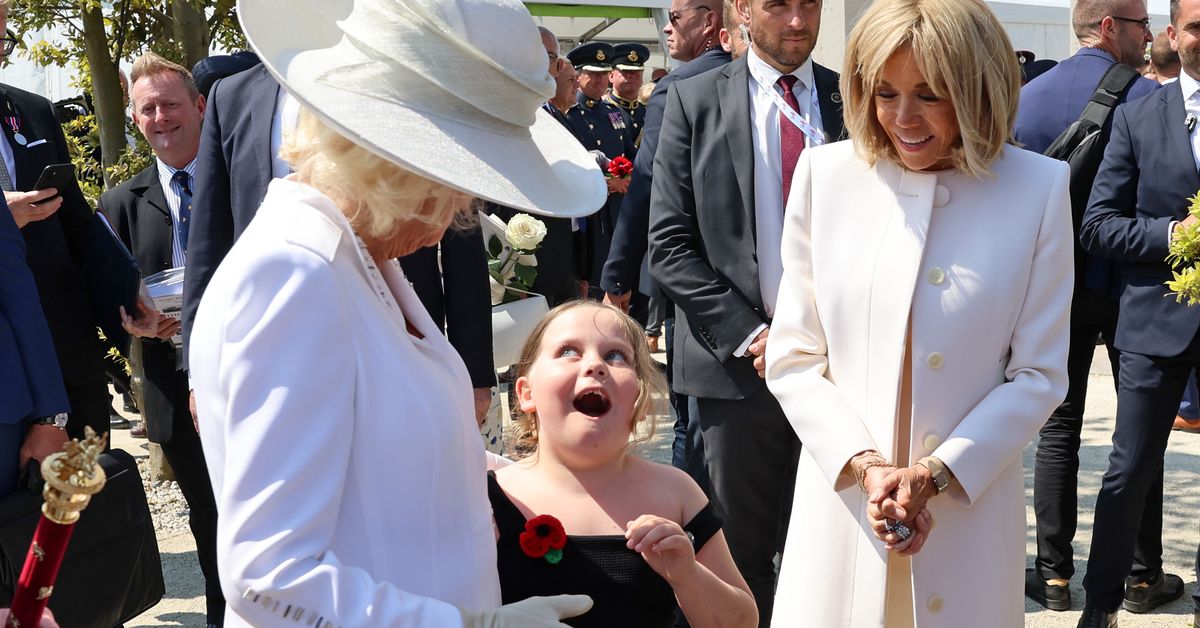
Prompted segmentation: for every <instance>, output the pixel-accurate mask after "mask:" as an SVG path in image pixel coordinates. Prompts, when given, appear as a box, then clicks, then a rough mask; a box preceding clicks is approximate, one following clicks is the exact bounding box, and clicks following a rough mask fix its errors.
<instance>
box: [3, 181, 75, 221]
mask: <svg viewBox="0 0 1200 628" xmlns="http://www.w3.org/2000/svg"><path fill="white" fill-rule="evenodd" d="M57 194H58V190H57V189H55V188H46V189H44V190H34V191H32V192H5V193H4V200H5V201H7V202H8V209H9V211H11V212H12V215H13V220H15V221H17V228H21V227H24V226H25V225H27V224H29V223H31V222H37V221H39V220H45V219H47V218H49V217H50V215H51V214H53V213H54V212H56V211H58V208H59V207H62V197H61V196H59V197H58V198H56V199H54V200H46V199H48V198H50V197H52V196H55V195H57ZM43 201H45V202H43Z"/></svg>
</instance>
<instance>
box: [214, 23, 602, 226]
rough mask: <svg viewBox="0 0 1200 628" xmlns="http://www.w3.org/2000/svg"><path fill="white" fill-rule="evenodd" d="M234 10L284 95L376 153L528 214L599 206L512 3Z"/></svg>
mask: <svg viewBox="0 0 1200 628" xmlns="http://www.w3.org/2000/svg"><path fill="white" fill-rule="evenodd" d="M238 16H239V19H240V20H241V23H242V28H243V30H244V31H245V33H246V39H247V40H248V41H249V42H250V45H251V47H253V48H254V51H255V52H257V53H258V55H259V57H261V58H262V60H263V64H264V65H266V67H267V69H268V70H270V71H271V73H272V74H274V75H275V77H276V78H278V79H279V82H280V83H281V84H282V85H283V86H284V88H285V89H287V91H288V92H289V93H291V94H292V95H293V96H294V97H295V98H296V100H298V101H299V102H300V103H301V104H303V105H304V106H306V107H307V108H308V109H309V110H310V111H312V112H313V113H315V114H316V115H317V116H318V117H320V118H321V120H322V121H324V122H325V123H327V124H329V125H331V126H332V127H333V128H335V129H337V130H338V131H339V132H340V133H342V134H344V135H345V136H346V137H348V138H350V139H351V140H353V141H355V142H357V143H359V144H361V145H362V146H364V147H366V148H368V149H370V150H371V151H373V152H375V153H377V154H378V155H380V156H381V157H384V158H385V159H388V160H390V161H392V162H395V163H397V164H399V165H401V166H403V167H405V168H408V169H410V170H412V171H414V172H416V173H418V174H421V175H423V176H425V177H428V178H430V179H433V180H435V181H439V182H441V183H444V184H446V185H449V186H451V187H454V188H457V189H459V190H462V191H465V192H468V193H470V194H473V195H476V196H479V197H481V198H484V199H486V200H490V201H493V202H496V203H499V204H501V205H506V206H509V207H514V208H517V209H522V210H526V211H531V212H536V213H540V214H546V215H551V216H563V217H578V216H586V215H588V214H591V213H593V212H595V211H596V210H597V209H598V208H599V207H600V206H601V205H602V204H603V203H604V201H605V198H606V197H607V194H608V192H607V188H606V186H605V183H604V178H603V176H602V175H601V173H600V170H599V168H598V167H597V166H596V161H595V159H593V158H592V157H591V156H590V155H588V153H587V151H585V150H584V148H583V146H582V145H580V143H579V142H578V141H577V140H576V139H575V138H574V137H573V136H572V135H571V134H570V133H569V132H568V131H567V130H566V129H565V128H564V127H563V126H562V125H561V124H559V123H558V122H557V121H556V120H554V118H552V117H551V116H550V115H549V114H548V113H546V112H545V111H543V110H542V108H541V105H542V104H543V103H545V101H546V100H548V99H549V98H551V97H552V96H553V95H554V79H553V78H551V76H550V74H549V72H547V62H546V51H545V49H544V48H543V47H542V44H541V38H540V36H539V34H538V31H537V27H536V25H535V24H534V22H533V18H532V17H531V16H530V15H529V12H528V11H527V10H526V9H525V7H524V5H522V4H521V3H520V2H518V1H517V0H238Z"/></svg>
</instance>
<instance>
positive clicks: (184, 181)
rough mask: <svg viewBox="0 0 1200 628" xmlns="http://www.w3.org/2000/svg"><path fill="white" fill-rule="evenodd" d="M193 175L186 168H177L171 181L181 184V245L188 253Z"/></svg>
mask: <svg viewBox="0 0 1200 628" xmlns="http://www.w3.org/2000/svg"><path fill="white" fill-rule="evenodd" d="M190 179H191V176H189V175H188V173H187V171H186V170H176V171H175V174H174V175H171V181H172V182H173V183H175V184H176V185H178V186H179V246H181V247H183V252H184V253H185V254H186V253H187V241H188V228H189V227H191V226H192V186H191V182H190Z"/></svg>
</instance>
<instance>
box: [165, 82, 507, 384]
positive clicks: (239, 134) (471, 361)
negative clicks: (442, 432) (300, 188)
mask: <svg viewBox="0 0 1200 628" xmlns="http://www.w3.org/2000/svg"><path fill="white" fill-rule="evenodd" d="M278 100H279V84H278V83H277V82H275V79H274V78H273V77H272V76H271V74H270V72H268V71H267V69H266V68H265V67H263V66H261V65H260V66H256V67H253V68H251V69H249V70H246V71H245V72H241V73H239V74H235V75H233V76H231V77H229V78H226V79H222V80H220V81H217V82H216V84H214V85H213V88H212V92H211V93H210V97H209V100H208V107H207V109H205V113H204V129H203V132H202V133H201V136H200V152H199V154H198V155H197V158H196V194H195V195H194V196H193V198H192V226H191V228H190V229H189V231H188V263H187V267H186V271H185V277H184V288H183V342H184V349H185V352H186V349H187V343H188V340H189V339H190V338H191V331H192V321H193V319H194V317H195V315H196V309H197V308H198V307H199V305H200V298H201V297H202V296H203V295H204V289H205V288H206V287H207V286H208V282H209V280H210V279H212V275H213V273H214V272H216V270H217V266H218V265H220V263H221V260H223V259H225V254H226V253H228V252H229V249H230V248H232V247H233V243H234V241H235V240H237V238H238V236H240V235H241V234H242V231H244V230H245V229H246V225H248V224H250V221H251V220H252V219H253V218H254V214H255V213H257V212H258V206H259V205H260V204H261V203H262V199H263V197H264V196H266V194H267V186H268V185H270V183H271V179H272V178H273V174H272V164H273V163H274V155H272V154H271V125H272V120H273V119H274V117H275V104H276V102H277V101H278ZM475 233H476V234H478V229H475ZM453 239H454V238H453V237H452V236H451V235H450V234H447V237H446V238H444V239H443V241H442V244H443V252H444V253H450V254H448V255H445V256H444V257H443V268H442V270H443V271H444V272H445V273H446V276H445V277H438V276H436V273H437V270H438V267H437V263H436V261H437V256H436V253H433V252H432V251H434V249H432V248H430V249H428V251H429V252H418V253H415V254H414V255H418V256H421V257H422V259H421V260H418V261H417V262H415V263H413V264H408V265H405V274H406V275H408V278H409V280H410V281H412V282H413V286H414V287H415V288H416V290H417V294H418V295H419V296H420V297H421V301H422V302H423V303H424V304H425V306H426V307H427V308H429V310H430V315H432V316H433V318H434V320H445V321H446V322H447V323H448V326H449V330H450V334H449V339H450V342H451V343H452V344H454V346H455V348H456V349H458V350H459V354H460V355H461V356H462V358H463V362H465V363H466V364H467V368H468V370H469V371H470V373H471V380H472V381H473V382H475V383H476V384H475V385H476V386H477V387H483V386H491V385H493V384H495V370H494V367H493V365H492V327H491V311H492V310H491V306H490V302H491V301H490V298H489V292H488V281H487V258H486V257H485V256H484V254H483V249H482V238H478V237H476V240H475V241H474V242H473V243H472V242H470V238H468V239H467V240H466V241H461V242H450V243H449V245H448V246H449V248H448V249H447V248H445V247H446V246H447V242H448V240H453ZM459 239H460V240H461V238H459ZM430 260H432V261H433V262H434V263H432V264H431V263H429V262H430ZM410 267H411V268H412V269H413V272H412V273H410V272H409V270H408V269H409V268H410ZM418 272H419V273H423V274H422V275H420V276H417V275H416V273H418ZM430 273H434V274H430ZM449 293H453V294H449ZM439 304H441V305H444V308H445V311H442V309H443V308H442V307H440V306H439ZM460 307H461V308H464V310H463V311H458V309H459V308H460ZM487 382H490V383H487Z"/></svg>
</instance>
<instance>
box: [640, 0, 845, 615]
mask: <svg viewBox="0 0 1200 628" xmlns="http://www.w3.org/2000/svg"><path fill="white" fill-rule="evenodd" d="M737 9H738V12H739V13H741V14H742V19H743V20H744V21H745V22H746V24H747V25H748V27H749V30H750V34H751V38H750V41H751V45H750V48H749V49H748V50H747V52H746V54H745V56H743V57H742V58H740V59H737V60H736V61H733V62H731V63H729V64H728V65H726V66H725V67H723V68H721V69H718V70H714V71H711V72H707V73H705V74H702V75H700V76H697V77H695V78H692V79H689V80H686V81H679V82H676V83H675V84H674V85H673V87H672V88H671V90H670V91H669V92H668V94H667V107H666V112H665V113H664V115H663V125H662V131H661V133H660V134H659V137H658V148H657V154H656V155H655V160H654V179H653V194H652V196H651V200H650V272H651V274H652V275H653V276H654V278H655V279H656V280H658V282H659V286H660V287H661V289H662V290H663V292H664V293H666V295H667V296H668V297H670V298H671V300H673V301H674V302H675V305H676V308H677V309H676V325H675V332H676V333H675V343H676V344H675V346H676V347H677V350H678V351H679V355H677V356H676V360H675V363H674V367H675V368H674V371H675V372H674V385H675V387H676V389H677V390H678V391H679V392H681V393H684V394H687V395H691V396H693V397H694V398H695V400H694V404H693V406H692V408H693V410H694V411H695V412H693V413H692V415H691V417H690V418H691V419H692V420H698V421H699V424H700V427H701V429H702V430H703V439H704V448H705V458H706V460H707V462H708V469H709V477H710V479H711V491H710V496H711V498H712V500H713V502H714V503H715V504H716V506H717V508H718V509H719V511H720V512H721V514H722V515H723V517H724V519H725V527H724V530H725V536H726V538H727V539H728V541H729V549H730V552H731V553H732V554H733V559H734V561H735V562H736V563H737V566H738V569H739V570H740V571H741V573H742V575H743V576H744V577H745V578H746V582H747V584H749V585H750V589H751V591H752V592H753V593H754V598H755V601H756V602H757V604H758V608H759V620H760V623H761V624H762V625H764V626H765V625H769V624H770V619H771V610H772V606H773V602H774V597H775V596H774V593H775V580H776V575H777V572H776V568H775V565H776V564H777V563H776V562H775V560H776V558H777V555H778V554H779V553H780V552H781V551H782V543H783V539H784V538H785V534H786V528H787V522H788V518H789V516H790V510H791V503H792V500H791V493H792V488H793V483H794V480H795V473H796V461H797V459H798V457H799V453H800V442H799V441H798V440H797V439H796V435H795V433H794V432H793V431H792V428H791V425H790V424H789V422H788V420H787V417H786V416H785V415H784V414H783V410H782V409H781V408H780V406H779V403H778V402H777V401H776V400H775V398H774V396H773V395H772V394H771V392H770V391H769V390H768V389H767V387H766V386H765V385H764V383H763V380H762V373H763V369H764V368H765V364H764V362H763V355H764V353H765V351H766V346H767V337H768V333H769V326H770V322H771V317H772V316H773V314H774V307H775V300H776V297H777V295H778V291H779V282H780V279H781V277H782V275H783V262H782V259H781V258H780V244H781V239H782V230H783V212H784V207H785V206H786V203H787V197H788V191H789V188H790V185H791V178H792V172H793V170H794V169H795V166H796V160H797V159H798V158H799V156H800V153H801V152H802V151H803V150H804V149H805V148H806V147H813V146H818V145H821V144H824V143H826V142H829V141H833V140H836V139H839V138H840V137H841V136H842V135H843V126H842V112H841V106H840V104H839V103H840V102H841V97H840V96H839V95H838V91H837V90H838V75H837V73H835V72H833V71H831V70H828V69H826V68H823V67H821V66H819V65H816V64H815V63H813V62H812V60H811V59H810V58H809V54H810V53H811V52H812V49H813V46H814V45H815V44H816V41H817V34H818V31H819V28H820V17H821V2H819V1H814V0H739V1H738V3H737ZM698 10H702V9H701V8H700V7H696V8H693V9H692V11H693V12H695V11H698ZM717 17H719V16H717ZM717 24H720V20H719V19H718V20H717ZM715 32H716V31H715V29H714V37H713V42H716V41H717V39H716V37H715ZM706 175H707V176H706ZM815 541H816V542H820V540H819V539H816V540H815ZM798 549H799V550H800V551H803V549H804V548H798ZM815 577H820V576H819V574H817V575H815Z"/></svg>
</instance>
